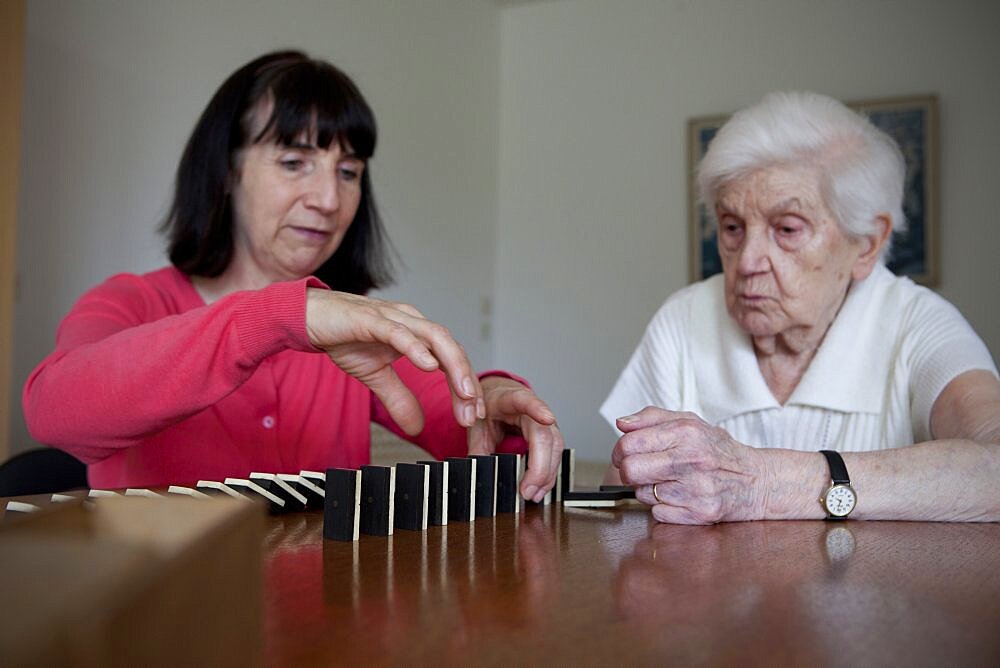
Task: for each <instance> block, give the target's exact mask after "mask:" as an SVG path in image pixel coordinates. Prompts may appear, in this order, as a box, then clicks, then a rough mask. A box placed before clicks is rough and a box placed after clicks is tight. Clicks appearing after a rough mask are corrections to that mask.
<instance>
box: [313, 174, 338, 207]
mask: <svg viewBox="0 0 1000 668" xmlns="http://www.w3.org/2000/svg"><path fill="white" fill-rule="evenodd" d="M338 186H339V184H338V181H337V172H336V168H334V169H331V170H326V169H318V170H316V172H315V173H314V174H313V178H312V179H311V180H310V184H309V196H308V198H307V199H306V204H307V205H308V206H309V207H310V208H313V209H316V210H317V211H319V212H320V213H323V214H327V215H328V214H331V213H333V212H334V211H336V210H337V209H338V208H339V207H340V193H339V191H338V190H337V188H338Z"/></svg>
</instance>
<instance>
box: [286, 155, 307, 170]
mask: <svg viewBox="0 0 1000 668" xmlns="http://www.w3.org/2000/svg"><path fill="white" fill-rule="evenodd" d="M304 166H305V162H304V161H302V160H299V159H298V158H284V159H282V160H281V167H282V168H283V169H284V170H285V171H288V172H298V171H301V170H302V168H303V167H304Z"/></svg>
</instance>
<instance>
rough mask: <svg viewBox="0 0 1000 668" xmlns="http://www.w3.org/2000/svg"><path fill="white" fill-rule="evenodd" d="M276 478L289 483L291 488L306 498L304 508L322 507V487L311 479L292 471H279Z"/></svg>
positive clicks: (323, 495)
mask: <svg viewBox="0 0 1000 668" xmlns="http://www.w3.org/2000/svg"><path fill="white" fill-rule="evenodd" d="M278 479H279V480H282V481H284V482H286V483H287V484H289V485H291V487H292V489H294V490H295V491H296V492H298V493H299V494H301V495H302V496H304V497H305V498H306V508H322V507H323V500H324V497H325V494H324V493H323V488H322V487H320V486H319V485H317V484H316V483H314V482H313V481H312V480H309V479H308V478H306V477H304V476H302V475H301V474H299V475H296V474H294V473H279V474H278Z"/></svg>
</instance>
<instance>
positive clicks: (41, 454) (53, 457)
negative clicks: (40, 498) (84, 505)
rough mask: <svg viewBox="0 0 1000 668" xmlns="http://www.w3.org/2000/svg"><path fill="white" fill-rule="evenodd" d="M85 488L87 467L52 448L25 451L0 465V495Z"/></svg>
mask: <svg viewBox="0 0 1000 668" xmlns="http://www.w3.org/2000/svg"><path fill="white" fill-rule="evenodd" d="M70 489H87V465H86V464H84V463H83V462H81V461H80V460H79V459H77V458H76V457H74V456H73V455H70V454H67V453H65V452H63V451H62V450H56V449H54V448H40V449H38V450H28V451H27V452H22V453H20V454H18V455H14V456H13V457H11V458H10V459H8V460H7V461H6V462H4V463H3V464H0V496H24V495H26V494H51V493H53V492H65V491H67V490H70Z"/></svg>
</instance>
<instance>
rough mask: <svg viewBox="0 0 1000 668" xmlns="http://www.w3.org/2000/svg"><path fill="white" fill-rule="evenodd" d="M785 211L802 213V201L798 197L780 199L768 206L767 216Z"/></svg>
mask: <svg viewBox="0 0 1000 668" xmlns="http://www.w3.org/2000/svg"><path fill="white" fill-rule="evenodd" d="M786 211H791V212H794V213H802V211H803V206H802V201H801V200H800V199H799V198H798V197H789V198H788V199H786V200H782V201H780V202H778V203H777V204H775V205H774V206H772V207H771V208H769V209H768V210H767V215H768V216H773V215H774V214H776V213H784V212H786Z"/></svg>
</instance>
